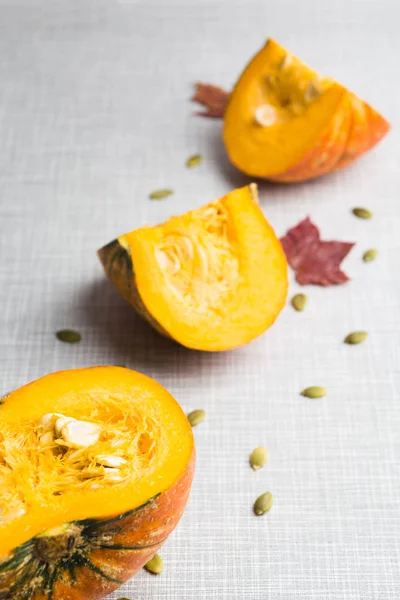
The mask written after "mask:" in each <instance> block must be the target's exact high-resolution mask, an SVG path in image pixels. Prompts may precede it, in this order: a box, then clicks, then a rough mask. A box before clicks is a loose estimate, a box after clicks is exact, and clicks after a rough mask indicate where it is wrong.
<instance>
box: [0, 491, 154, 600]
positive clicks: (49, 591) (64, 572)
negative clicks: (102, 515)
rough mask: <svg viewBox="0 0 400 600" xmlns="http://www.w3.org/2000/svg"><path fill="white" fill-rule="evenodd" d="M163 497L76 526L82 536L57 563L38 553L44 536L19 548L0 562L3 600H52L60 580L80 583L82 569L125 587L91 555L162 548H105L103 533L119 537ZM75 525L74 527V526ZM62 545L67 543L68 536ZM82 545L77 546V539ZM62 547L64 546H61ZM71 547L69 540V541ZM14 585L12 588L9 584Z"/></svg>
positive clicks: (0, 595)
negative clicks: (43, 599) (36, 598)
mask: <svg viewBox="0 0 400 600" xmlns="http://www.w3.org/2000/svg"><path fill="white" fill-rule="evenodd" d="M159 496H160V494H157V495H156V496H154V497H153V498H151V499H150V500H148V501H147V502H145V503H144V504H142V505H140V506H138V507H136V508H134V509H132V510H130V511H127V512H124V513H122V514H120V515H117V516H114V517H111V518H109V519H85V520H81V521H76V522H75V523H74V526H75V530H76V531H78V532H79V535H78V536H76V538H73V537H72V536H71V538H70V539H71V540H72V542H71V551H70V552H69V553H67V554H66V556H64V557H62V558H60V559H58V560H56V561H54V562H49V560H47V561H46V560H44V558H43V557H42V556H41V555H40V552H38V547H39V545H40V544H41V543H43V542H42V540H43V538H42V536H36V537H34V538H32V539H30V540H28V541H27V542H25V543H24V544H21V545H20V546H19V547H18V548H16V549H15V550H14V552H13V554H12V556H11V557H9V558H6V559H3V561H0V600H15V599H16V598H18V600H29V599H30V598H31V597H32V595H34V594H37V593H42V594H45V595H47V600H52V598H53V594H54V586H55V584H56V582H57V581H59V580H60V579H64V580H67V581H68V583H69V585H74V583H75V582H76V580H77V571H78V570H79V569H81V568H87V569H90V571H91V572H92V573H93V574H94V575H96V576H97V577H99V578H101V579H103V580H104V581H105V582H107V583H112V584H116V585H118V586H119V585H122V584H123V583H124V582H123V581H122V580H120V579H118V578H116V577H113V576H111V575H110V574H109V573H107V572H106V571H104V570H103V569H102V568H101V567H99V566H98V565H96V564H94V563H93V562H92V561H91V560H90V554H91V552H93V551H94V550H96V549H103V550H116V551H119V552H137V551H141V550H144V549H146V548H151V547H154V546H159V545H161V544H162V543H163V542H164V541H165V540H164V539H161V540H158V541H157V542H155V543H151V544H148V545H134V546H127V545H123V544H118V543H116V544H114V543H112V542H111V543H110V544H106V543H104V539H103V530H104V529H105V528H108V527H110V526H111V530H108V531H107V534H108V535H107V537H111V538H112V537H113V534H115V535H117V534H118V533H119V532H120V530H121V529H122V528H121V527H119V523H121V524H122V521H123V520H124V519H126V518H128V517H130V516H132V515H134V514H135V513H137V512H139V511H141V510H143V509H145V508H148V507H150V506H151V505H152V504H153V503H154V502H155V501H156V500H157V498H158V497H159ZM71 525H72V524H71ZM61 537H63V542H65V536H61ZM77 538H79V542H78V543H77V544H76V545H75V541H76V539H77ZM60 543H61V542H60ZM68 544H69V540H68ZM10 580H12V581H14V583H13V584H12V585H11V586H9V587H5V586H6V585H7V581H10Z"/></svg>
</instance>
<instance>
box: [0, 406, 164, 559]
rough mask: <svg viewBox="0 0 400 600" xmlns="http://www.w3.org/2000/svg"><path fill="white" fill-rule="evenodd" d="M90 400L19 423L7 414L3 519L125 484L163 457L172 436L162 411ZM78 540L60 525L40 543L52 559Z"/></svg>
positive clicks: (0, 476)
mask: <svg viewBox="0 0 400 600" xmlns="http://www.w3.org/2000/svg"><path fill="white" fill-rule="evenodd" d="M82 406H85V402H82V403H81V407H78V406H73V407H71V409H70V408H69V407H68V412H67V410H66V411H65V413H46V414H44V415H41V416H39V417H38V418H37V419H32V420H22V419H21V421H20V423H19V424H18V427H16V426H15V423H13V426H10V425H8V424H7V422H0V525H1V524H2V523H7V522H11V521H13V520H14V519H16V518H20V517H23V516H25V515H28V514H29V512H30V510H31V508H32V507H34V506H38V505H41V506H43V507H45V506H50V505H52V504H54V503H56V502H57V499H59V498H60V497H62V496H64V495H66V494H73V493H74V492H75V493H78V492H79V491H84V490H98V489H104V488H109V487H111V486H123V485H124V484H125V483H126V482H128V481H129V482H132V480H133V481H134V480H137V479H139V478H140V477H141V476H142V474H143V473H149V472H151V470H152V468H154V466H155V465H156V464H157V462H158V460H159V459H160V457H161V456H162V454H163V448H164V449H165V446H166V445H167V444H166V442H165V440H164V434H163V431H162V428H161V426H160V423H159V419H157V417H156V414H155V413H154V414H152V412H151V411H148V412H146V413H144V412H143V409H140V407H139V405H137V404H135V403H132V401H131V399H130V398H125V399H123V398H120V397H118V398H113V397H112V396H110V397H107V398H93V397H91V398H90V402H87V403H86V406H90V409H86V411H85V410H84V409H82ZM75 533H76V532H75ZM60 540H61V541H60ZM71 540H72V541H71ZM73 540H74V537H71V535H70V534H68V535H67V533H66V532H62V535H61V534H60V532H58V535H57V536H55V537H54V536H46V537H42V538H38V541H37V547H36V551H37V553H38V554H40V556H41V558H42V559H43V560H45V557H48V558H49V560H52V559H53V558H54V559H55V558H57V557H59V553H60V552H61V554H63V555H64V554H65V553H68V552H69V551H72V547H71V544H73ZM56 555H57V556H56ZM46 560H47V559H46Z"/></svg>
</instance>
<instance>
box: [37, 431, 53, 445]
mask: <svg viewBox="0 0 400 600" xmlns="http://www.w3.org/2000/svg"><path fill="white" fill-rule="evenodd" d="M39 442H40V445H41V446H51V445H52V444H54V433H53V432H52V431H46V433H44V434H43V435H42V436H40V438H39Z"/></svg>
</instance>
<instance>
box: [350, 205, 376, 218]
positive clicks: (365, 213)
mask: <svg viewBox="0 0 400 600" xmlns="http://www.w3.org/2000/svg"><path fill="white" fill-rule="evenodd" d="M353 215H355V216H356V217H358V218H359V219H372V212H371V211H370V210H368V209H367V208H360V207H356V208H353Z"/></svg>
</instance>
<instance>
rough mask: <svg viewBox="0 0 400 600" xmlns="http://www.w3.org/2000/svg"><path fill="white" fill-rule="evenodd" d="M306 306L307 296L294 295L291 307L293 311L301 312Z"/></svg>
mask: <svg viewBox="0 0 400 600" xmlns="http://www.w3.org/2000/svg"><path fill="white" fill-rule="evenodd" d="M306 304H307V296H306V295H305V294H296V295H295V296H293V298H292V306H293V308H294V309H295V310H297V311H299V312H301V311H302V310H304V309H305V307H306Z"/></svg>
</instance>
